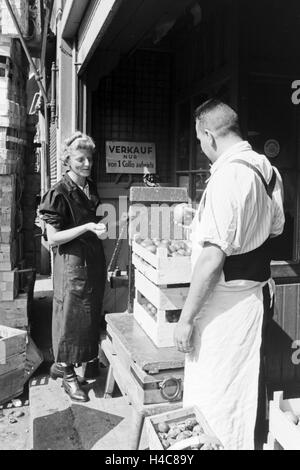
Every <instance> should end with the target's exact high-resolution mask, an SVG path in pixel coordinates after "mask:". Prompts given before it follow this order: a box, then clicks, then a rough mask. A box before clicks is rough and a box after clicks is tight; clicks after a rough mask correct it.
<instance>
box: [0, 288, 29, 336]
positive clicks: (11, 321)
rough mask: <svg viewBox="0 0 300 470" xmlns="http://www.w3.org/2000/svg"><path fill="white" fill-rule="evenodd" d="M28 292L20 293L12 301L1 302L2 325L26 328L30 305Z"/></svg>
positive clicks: (0, 320) (0, 322)
mask: <svg viewBox="0 0 300 470" xmlns="http://www.w3.org/2000/svg"><path fill="white" fill-rule="evenodd" d="M28 297H29V296H28V294H27V293H26V294H19V295H18V297H17V298H16V299H14V300H11V301H1V302H0V325H5V326H8V327H10V328H26V327H27V326H28V311H29V307H30V303H29V298H28Z"/></svg>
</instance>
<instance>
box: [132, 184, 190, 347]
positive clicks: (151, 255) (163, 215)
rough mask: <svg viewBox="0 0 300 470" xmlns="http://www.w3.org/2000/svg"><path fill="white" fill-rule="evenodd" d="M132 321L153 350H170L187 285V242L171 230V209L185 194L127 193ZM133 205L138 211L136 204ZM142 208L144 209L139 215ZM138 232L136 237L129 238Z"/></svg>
mask: <svg viewBox="0 0 300 470" xmlns="http://www.w3.org/2000/svg"><path fill="white" fill-rule="evenodd" d="M130 197H131V200H132V201H133V204H132V205H131V207H130V212H131V214H132V217H133V219H132V220H134V222H132V223H131V224H130V228H129V232H130V234H129V237H130V238H131V239H132V244H131V246H132V264H133V265H134V267H135V271H134V280H135V300H134V306H133V315H134V318H135V320H136V321H137V323H138V324H139V325H140V326H141V327H142V328H143V330H144V331H145V333H146V334H147V335H148V336H149V338H150V339H151V340H152V342H153V343H154V344H155V346H157V347H158V348H164V347H167V348H168V347H172V346H174V340H173V335H174V329H175V327H176V323H177V322H178V320H179V318H180V315H181V311H182V309H183V306H184V303H185V300H186V297H187V295H188V291H189V284H190V281H191V272H192V270H191V257H190V254H191V253H190V249H189V246H188V245H189V243H190V242H189V241H188V240H187V239H186V234H185V230H184V228H183V227H181V226H178V225H177V224H175V221H174V207H175V206H176V205H177V204H180V203H182V202H187V200H188V197H187V191H186V189H185V188H161V187H158V188H154V189H153V188H136V189H135V188H131V192H130ZM136 202H138V204H137V205H135V203H136ZM141 202H144V204H145V206H144V208H143V210H141V208H140V206H141ZM135 227H140V229H141V231H140V233H139V234H136V233H134V232H135Z"/></svg>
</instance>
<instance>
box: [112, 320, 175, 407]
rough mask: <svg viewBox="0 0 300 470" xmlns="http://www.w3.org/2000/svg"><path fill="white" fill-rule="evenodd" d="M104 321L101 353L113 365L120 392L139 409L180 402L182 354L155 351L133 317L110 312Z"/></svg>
mask: <svg viewBox="0 0 300 470" xmlns="http://www.w3.org/2000/svg"><path fill="white" fill-rule="evenodd" d="M105 319H106V321H107V340H106V350H105V351H104V353H105V355H106V356H107V358H108V360H109V362H110V364H111V365H112V366H113V370H114V375H116V377H115V379H116V380H117V382H118V384H119V383H121V384H122V391H123V393H124V391H125V393H126V394H127V395H128V397H130V400H131V401H134V402H135V403H136V404H137V405H138V406H139V407H142V406H144V405H153V404H161V403H174V404H176V403H177V404H179V403H181V402H180V400H181V398H182V392H183V376H184V354H183V353H180V352H178V351H177V350H176V349H175V348H169V349H167V348H164V349H162V350H161V349H158V348H156V347H155V346H154V344H153V342H152V341H151V340H150V339H149V338H148V336H147V335H146V334H145V332H144V331H143V330H142V329H141V328H140V326H139V325H138V324H137V322H136V321H135V320H134V318H133V315H132V314H128V313H122V314H113V313H111V314H107V315H106V316H105ZM110 351H111V352H110ZM178 407H179V406H178Z"/></svg>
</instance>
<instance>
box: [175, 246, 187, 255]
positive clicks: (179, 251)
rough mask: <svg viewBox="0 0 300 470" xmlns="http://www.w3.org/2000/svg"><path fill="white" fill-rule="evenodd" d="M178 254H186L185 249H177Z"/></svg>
mask: <svg viewBox="0 0 300 470" xmlns="http://www.w3.org/2000/svg"><path fill="white" fill-rule="evenodd" d="M177 253H178V255H180V256H186V254H185V251H184V250H182V249H181V248H180V249H179V250H178V251H177Z"/></svg>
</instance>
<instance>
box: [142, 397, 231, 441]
mask: <svg viewBox="0 0 300 470" xmlns="http://www.w3.org/2000/svg"><path fill="white" fill-rule="evenodd" d="M188 419H196V421H197V423H198V424H199V425H200V426H201V428H202V432H201V434H200V436H199V439H201V441H202V442H203V444H204V443H206V444H213V445H217V446H219V447H220V448H223V446H222V443H221V441H220V440H219V439H218V438H217V437H216V436H215V434H214V433H213V431H212V430H211V428H210V426H209V425H208V423H207V421H206V419H205V417H204V416H203V414H202V413H201V411H200V410H199V408H197V407H194V406H192V407H185V408H181V409H179V410H175V411H170V412H167V413H161V414H159V415H156V416H149V417H147V418H146V421H145V425H146V430H147V434H148V440H149V441H148V442H149V449H150V450H166V449H168V450H176V449H178V450H181V449H190V448H191V446H192V445H193V444H194V445H196V442H197V440H198V438H197V436H193V437H187V439H185V440H182V441H177V442H176V441H174V444H173V442H172V445H171V446H170V447H165V446H164V445H163V444H162V440H161V439H160V437H159V430H158V425H159V424H160V423H166V424H167V425H168V426H169V427H172V426H174V425H179V424H180V423H184V422H185V421H186V420H188ZM199 443H200V442H199Z"/></svg>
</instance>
